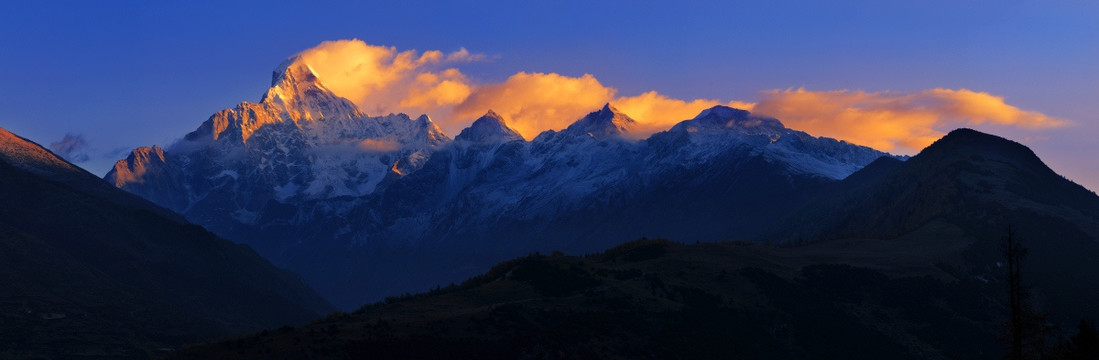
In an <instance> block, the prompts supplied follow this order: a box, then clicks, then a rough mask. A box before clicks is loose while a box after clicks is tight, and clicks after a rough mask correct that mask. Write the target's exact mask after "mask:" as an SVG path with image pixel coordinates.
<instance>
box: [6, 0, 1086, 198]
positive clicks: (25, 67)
mask: <svg viewBox="0 0 1099 360" xmlns="http://www.w3.org/2000/svg"><path fill="white" fill-rule="evenodd" d="M349 38H358V39H362V40H364V41H365V42H367V43H370V44H377V45H388V46H396V47H397V48H398V49H399V50H405V49H418V50H421V51H422V50H433V49H437V50H442V51H446V52H449V51H454V50H457V49H458V48H460V47H465V48H467V49H469V50H470V51H471V52H475V53H483V54H489V55H492V56H493V60H492V61H491V62H485V63H476V64H470V65H468V66H463V68H462V70H463V72H464V73H466V74H468V75H470V76H471V77H472V78H474V79H478V80H481V81H485V82H496V81H501V80H503V79H505V78H506V77H507V76H509V75H511V74H514V73H516V72H519V71H527V72H557V73H561V74H565V75H571V76H579V75H582V74H585V73H590V74H593V75H595V76H596V77H597V78H598V79H599V80H600V82H602V83H603V84H605V85H608V86H612V87H615V88H618V89H619V94H622V95H636V94H639V93H641V92H644V91H648V90H657V91H659V92H661V93H662V94H666V95H668V96H671V97H676V98H684V99H693V98H714V99H720V100H732V99H736V100H746V101H753V100H756V98H757V97H758V95H757V94H758V92H759V91H762V90H771V89H786V88H799V87H805V88H806V89H808V90H839V89H852V90H855V89H858V90H866V91H883V90H890V91H901V92H904V91H918V90H924V89H930V88H936V87H942V88H951V89H958V88H967V89H971V90H975V91H982V92H988V93H991V94H994V95H998V96H1004V97H1005V99H1006V101H1007V103H1008V104H1011V105H1015V106H1018V107H1020V108H1022V109H1024V110H1031V111H1038V112H1042V113H1044V114H1047V115H1050V116H1054V117H1058V118H1063V119H1069V120H1071V121H1073V122H1074V123H1075V125H1074V126H1072V127H1070V128H1067V129H1060V130H1044V131H1037V132H1027V131H1023V130H1019V129H1005V133H1003V134H1001V135H1005V136H1007V137H1009V138H1012V139H1017V140H1023V139H1024V138H1028V137H1030V138H1037V139H1043V138H1047V139H1048V140H1034V141H1028V142H1025V143H1026V144H1027V145H1028V146H1031V147H1032V148H1034V149H1035V150H1036V152H1037V153H1038V155H1039V156H1041V157H1042V158H1043V159H1044V160H1046V161H1047V163H1050V164H1051V165H1052V166H1053V167H1054V169H1055V170H1057V171H1058V172H1061V173H1063V174H1065V175H1068V176H1069V177H1070V178H1072V179H1074V180H1076V181H1077V182H1081V183H1083V184H1084V185H1085V186H1088V187H1089V188H1091V189H1093V190H1094V189H1099V160H1097V159H1095V154H1099V141H1096V140H1095V139H1096V138H1097V136H1099V115H1096V114H1099V2H1096V1H1085V0H1062V1H1014V0H1008V1H957V0H955V1H905V2H893V1H759V2H741V3H738V2H729V1H674V2H657V1H613V2H612V1H552V2H527V1H468V2H438V3H436V2H424V1H385V2H374V1H348V2H346V3H326V4H319V5H314V4H307V3H304V2H302V3H297V2H280V1H265V2H244V1H239V2H224V1H187V2H177V3H161V2H150V1H132V2H126V1H121V2H120V1H74V2H43V1H4V2H2V3H0V69H2V70H0V77H2V78H0V127H4V128H7V129H9V130H11V131H13V132H16V133H18V134H21V135H23V136H26V137H28V138H30V139H31V140H34V141H37V142H39V143H41V144H43V145H48V144H49V143H50V142H53V141H57V140H59V139H61V138H62V137H63V136H64V135H65V134H66V133H74V134H80V135H83V136H84V138H85V139H86V140H87V142H88V144H89V146H90V148H91V150H92V154H91V155H92V158H93V161H91V162H89V163H86V164H83V165H85V166H87V167H88V168H89V170H91V171H93V172H95V173H97V174H100V175H102V174H103V173H104V172H106V170H107V168H108V166H109V165H110V163H112V162H113V160H115V159H117V158H119V157H121V156H122V155H123V153H124V151H127V150H129V149H130V148H133V147H135V146H139V145H151V144H161V145H164V144H167V143H170V142H171V141H173V139H176V138H179V137H181V136H182V135H183V134H185V133H187V132H189V131H191V130H193V129H194V128H196V127H197V126H198V125H199V124H200V123H201V122H202V121H203V120H205V119H206V118H207V117H209V115H210V114H212V113H214V112H215V111H217V110H220V109H223V108H227V107H232V106H234V105H235V104H237V103H239V102H240V101H244V100H248V101H256V100H258V99H259V97H260V95H261V94H262V93H263V91H264V90H265V89H266V88H267V86H268V85H269V79H270V71H271V70H272V69H273V68H274V67H275V66H276V65H278V64H279V63H280V62H281V61H282V60H283V59H284V58H286V57H288V56H290V55H293V54H295V53H297V52H299V51H301V50H304V49H307V48H310V47H313V46H315V45H317V44H318V43H320V42H321V41H324V40H336V39H349ZM452 135H453V134H452Z"/></svg>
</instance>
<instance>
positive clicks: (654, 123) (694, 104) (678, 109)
mask: <svg viewBox="0 0 1099 360" xmlns="http://www.w3.org/2000/svg"><path fill="white" fill-rule="evenodd" d="M614 104H615V107H616V108H618V110H619V111H621V112H624V113H626V114H627V115H630V117H631V118H633V119H634V120H637V122H638V123H639V124H640V126H639V128H638V129H637V130H636V134H635V135H636V136H638V137H645V136H648V135H651V134H652V133H655V132H658V131H663V130H667V129H668V128H670V127H672V125H675V124H676V123H679V122H680V121H683V120H687V119H690V118H693V117H695V115H698V113H700V112H702V110H705V109H708V108H711V107H714V106H715V105H725V106H730V107H735V108H739V109H746V110H750V109H751V108H752V104H750V103H746V102H741V101H729V102H726V103H723V102H721V101H718V100H708V99H695V100H691V101H684V100H679V99H673V98H669V97H667V96H664V95H660V94H658V93H657V92H656V91H649V92H646V93H643V94H641V95H637V96H632V97H619V98H617V99H615V100H614Z"/></svg>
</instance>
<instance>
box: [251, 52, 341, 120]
mask: <svg viewBox="0 0 1099 360" xmlns="http://www.w3.org/2000/svg"><path fill="white" fill-rule="evenodd" d="M260 103H261V104H264V105H267V106H270V107H273V108H274V109H275V110H276V111H277V112H279V113H282V114H285V115H286V116H287V117H289V118H290V119H292V120H294V121H298V120H317V119H335V118H357V117H362V116H363V113H362V111H360V110H359V108H358V107H357V106H355V104H354V103H352V102H351V101H350V100H348V99H345V98H342V97H340V96H337V95H336V94H334V93H333V92H332V91H331V90H329V89H328V88H327V87H325V86H324V84H323V83H322V82H321V81H320V79H319V78H318V77H317V74H316V72H314V71H313V68H311V67H309V65H308V64H306V63H305V62H304V61H302V59H301V58H300V57H297V56H295V57H291V58H289V59H286V61H284V62H283V63H282V64H280V65H279V66H278V67H277V68H276V69H275V71H274V72H273V73H272V76H271V88H270V89H268V90H267V93H265V94H264V95H263V98H262V99H260Z"/></svg>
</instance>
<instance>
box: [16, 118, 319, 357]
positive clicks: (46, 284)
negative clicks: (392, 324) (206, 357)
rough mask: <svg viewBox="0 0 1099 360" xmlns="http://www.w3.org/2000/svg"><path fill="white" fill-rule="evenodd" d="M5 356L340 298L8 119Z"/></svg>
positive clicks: (229, 329) (92, 352) (188, 337)
mask: <svg viewBox="0 0 1099 360" xmlns="http://www.w3.org/2000/svg"><path fill="white" fill-rule="evenodd" d="M0 204H2V206H0V357H3V358H7V357H15V358H147V357H150V356H152V355H153V354H156V353H157V352H163V351H165V350H166V349H170V348H173V347H177V346H179V345H181V344H184V343H188V342H195V341H202V340H208V339H213V338H216V337H219V336H225V335H229V334H234V333H240V332H246V331H255V330H258V329H262V328H267V327H277V326H282V325H286V324H300V323H303V322H305V321H307V320H308V319H311V318H314V317H316V316H319V315H320V314H323V313H325V312H327V311H329V309H330V305H328V304H327V302H325V301H324V300H323V299H322V298H321V297H320V296H319V295H317V294H316V293H314V292H313V291H312V290H310V289H309V288H308V287H307V286H306V285H305V284H304V282H303V281H302V280H301V279H300V278H298V277H297V276H295V275H293V274H291V273H289V272H286V271H283V270H280V269H278V268H276V267H274V266H273V265H271V264H270V263H269V262H267V261H266V260H264V259H263V258H262V257H260V256H259V255H257V254H256V253H255V252H253V251H252V250H251V249H249V248H248V247H246V246H242V245H235V244H232V243H230V242H229V241H226V240H223V239H220V238H218V237H216V236H214V235H213V234H211V233H209V232H207V231H206V230H203V229H202V228H201V227H198V226H196V225H191V224H188V223H186V222H185V221H183V220H182V218H181V217H179V216H177V215H174V214H172V213H171V212H169V211H167V210H164V209H162V208H160V207H158V206H156V205H153V204H151V203H149V202H147V201H144V200H142V199H140V198H137V197H135V196H132V195H130V194H127V193H124V192H122V191H120V190H117V189H114V188H113V187H112V186H110V185H109V184H106V183H105V182H103V181H102V180H101V179H99V178H98V177H96V176H94V175H92V174H89V173H87V172H85V171H83V170H80V169H79V168H77V167H75V166H73V165H71V164H69V163H67V162H65V161H64V160H61V159H60V158H58V157H56V156H55V155H54V154H52V153H50V152H49V151H47V150H45V149H43V148H41V147H40V146H38V145H37V144H34V143H32V142H30V141H27V140H26V139H23V138H20V137H18V136H15V135H13V134H11V133H10V132H7V131H6V130H3V129H0Z"/></svg>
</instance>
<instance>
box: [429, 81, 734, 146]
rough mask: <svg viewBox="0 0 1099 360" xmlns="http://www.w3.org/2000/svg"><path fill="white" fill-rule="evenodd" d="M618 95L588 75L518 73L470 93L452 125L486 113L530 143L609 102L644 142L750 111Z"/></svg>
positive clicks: (647, 95) (698, 102)
mask: <svg viewBox="0 0 1099 360" xmlns="http://www.w3.org/2000/svg"><path fill="white" fill-rule="evenodd" d="M617 92H618V90H617V89H615V88H612V87H607V86H604V85H603V84H601V83H600V82H599V80H596V79H595V77H594V76H592V75H590V74H585V75H583V76H581V77H569V76H564V75H560V74H553V73H551V74H544V73H525V72H520V73H518V74H515V75H512V76H511V77H509V78H508V79H507V80H506V81H504V82H503V83H499V84H491V85H485V86H482V87H480V88H478V89H477V90H476V91H474V93H473V95H471V96H470V97H469V98H468V99H466V101H465V102H463V103H461V104H459V105H458V106H456V107H454V113H453V116H451V117H450V119H451V120H452V121H454V122H456V124H451V125H465V124H468V121H469V120H470V119H473V118H475V117H476V116H479V115H481V114H483V113H484V112H485V111H486V109H492V110H494V111H496V113H498V114H500V115H502V116H503V117H504V118H505V119H506V120H507V121H508V126H510V127H512V128H513V129H515V131H517V132H519V134H521V135H523V137H525V138H527V139H531V138H533V137H534V136H536V135H538V133H540V132H542V131H545V130H550V129H554V130H559V129H563V128H565V127H568V126H569V124H572V122H574V121H576V120H577V119H579V118H581V117H583V116H584V115H586V114H587V113H589V112H592V111H595V110H597V109H598V108H599V107H601V106H603V104H605V103H608V102H609V103H611V104H613V105H614V106H615V108H617V109H618V110H619V111H621V112H623V113H625V114H627V115H629V116H630V117H631V118H633V119H634V120H636V121H637V122H638V127H637V128H635V129H634V130H633V132H632V133H631V134H630V135H631V136H633V137H634V138H644V137H647V136H648V135H651V134H652V133H655V132H658V131H662V130H667V129H668V128H669V127H671V126H672V125H675V124H676V123H678V122H680V121H683V120H686V119H690V118H693V117H694V116H695V115H698V113H699V112H702V110H705V109H707V108H710V107H713V106H714V105H728V106H734V107H741V108H743V107H746V106H748V105H750V104H747V103H743V102H738V101H730V102H727V103H723V102H720V101H717V100H707V99H695V100H691V101H684V100H679V99H673V98H669V97H667V96H664V95H661V94H659V93H657V92H656V91H649V92H646V93H643V94H641V95H637V96H622V97H615V94H616V93H617Z"/></svg>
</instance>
